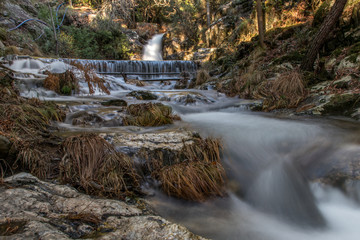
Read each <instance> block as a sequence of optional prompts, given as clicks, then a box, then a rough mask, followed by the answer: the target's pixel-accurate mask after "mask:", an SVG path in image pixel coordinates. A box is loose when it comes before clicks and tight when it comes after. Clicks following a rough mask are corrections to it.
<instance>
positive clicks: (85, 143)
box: [60, 134, 139, 197]
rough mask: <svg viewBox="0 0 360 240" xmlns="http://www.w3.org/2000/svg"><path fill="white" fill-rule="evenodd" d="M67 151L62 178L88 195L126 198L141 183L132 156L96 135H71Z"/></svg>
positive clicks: (65, 150) (62, 167) (65, 149)
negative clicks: (131, 189)
mask: <svg viewBox="0 0 360 240" xmlns="http://www.w3.org/2000/svg"><path fill="white" fill-rule="evenodd" d="M63 152H64V154H65V155H64V157H63V159H62V160H61V163H60V177H61V180H62V181H63V182H64V183H70V184H72V185H74V186H76V187H81V188H82V189H84V190H85V192H86V193H88V194H96V195H105V196H112V197H115V196H116V197H123V196H124V193H128V191H129V190H130V186H132V187H135V188H136V187H138V185H139V184H138V180H137V179H138V176H137V174H136V173H135V171H134V170H133V168H132V164H131V161H130V158H129V157H128V156H126V155H125V154H122V153H119V152H117V151H116V150H115V149H114V147H113V146H112V145H111V144H109V143H108V142H106V141H105V140H104V139H103V138H101V137H99V136H97V135H95V134H89V135H80V136H73V137H69V138H67V139H66V140H65V141H64V143H63Z"/></svg>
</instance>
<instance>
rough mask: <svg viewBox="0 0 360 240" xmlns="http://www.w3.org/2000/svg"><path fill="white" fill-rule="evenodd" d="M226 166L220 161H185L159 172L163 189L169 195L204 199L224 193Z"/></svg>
mask: <svg viewBox="0 0 360 240" xmlns="http://www.w3.org/2000/svg"><path fill="white" fill-rule="evenodd" d="M224 175H225V171H224V168H223V167H222V166H221V164H219V163H214V164H209V163H203V162H183V163H179V164H175V165H173V166H168V167H164V168H163V169H161V171H160V172H159V180H160V181H161V183H162V189H163V190H164V192H165V193H166V194H168V195H169V196H174V197H178V198H182V199H186V200H190V201H204V200H206V199H207V198H209V197H212V196H223V194H224V177H223V176H224Z"/></svg>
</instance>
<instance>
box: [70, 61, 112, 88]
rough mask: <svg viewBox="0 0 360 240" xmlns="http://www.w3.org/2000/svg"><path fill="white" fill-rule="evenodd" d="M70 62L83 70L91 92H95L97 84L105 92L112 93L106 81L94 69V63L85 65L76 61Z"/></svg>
mask: <svg viewBox="0 0 360 240" xmlns="http://www.w3.org/2000/svg"><path fill="white" fill-rule="evenodd" d="M70 64H71V65H73V66H75V67H76V68H78V69H79V70H81V71H82V72H83V74H84V78H85V81H86V82H87V84H88V87H89V93H90V94H94V93H95V91H94V87H96V86H97V87H98V88H99V89H100V90H101V91H103V92H104V93H106V94H108V95H109V94H110V91H109V89H107V87H106V86H105V83H106V81H105V80H104V79H102V78H100V77H98V76H97V75H96V72H95V70H94V69H95V66H93V65H92V64H85V65H83V64H81V63H78V62H76V61H71V62H70Z"/></svg>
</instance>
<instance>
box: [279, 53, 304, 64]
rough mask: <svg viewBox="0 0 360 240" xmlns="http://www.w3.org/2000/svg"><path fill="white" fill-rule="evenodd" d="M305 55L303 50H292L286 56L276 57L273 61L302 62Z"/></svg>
mask: <svg viewBox="0 0 360 240" xmlns="http://www.w3.org/2000/svg"><path fill="white" fill-rule="evenodd" d="M304 56H305V54H304V53H303V52H300V51H294V52H290V53H288V54H286V55H284V56H281V57H279V58H276V59H275V60H274V62H273V63H274V64H281V63H284V62H297V63H300V62H301V61H302V60H303V58H304Z"/></svg>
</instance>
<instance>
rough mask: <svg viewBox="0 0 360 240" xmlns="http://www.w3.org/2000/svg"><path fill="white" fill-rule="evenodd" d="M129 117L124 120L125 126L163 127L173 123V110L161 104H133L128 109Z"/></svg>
mask: <svg viewBox="0 0 360 240" xmlns="http://www.w3.org/2000/svg"><path fill="white" fill-rule="evenodd" d="M127 113H128V114H130V116H129V117H125V118H124V121H123V122H124V125H125V126H128V125H135V126H143V127H149V126H162V125H165V124H171V123H173V120H174V116H173V115H172V108H171V107H170V106H166V105H163V104H161V103H142V104H132V105H130V106H128V107H127Z"/></svg>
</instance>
